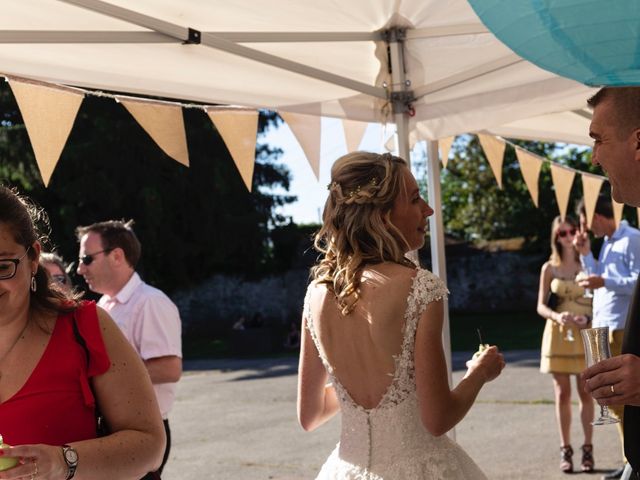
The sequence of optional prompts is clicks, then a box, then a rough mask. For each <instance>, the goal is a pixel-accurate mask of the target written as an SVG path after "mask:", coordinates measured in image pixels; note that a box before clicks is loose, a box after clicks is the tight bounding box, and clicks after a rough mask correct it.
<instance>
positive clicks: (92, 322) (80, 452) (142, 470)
mask: <svg viewBox="0 0 640 480" xmlns="http://www.w3.org/2000/svg"><path fill="white" fill-rule="evenodd" d="M43 217H44V214H43V212H41V211H39V210H38V209H37V208H36V207H35V206H33V205H32V204H31V203H30V202H29V201H28V200H27V199H26V198H24V197H21V196H19V195H17V194H16V193H15V192H14V191H12V190H9V189H8V188H5V187H3V186H1V185H0V434H1V435H2V437H3V439H4V442H5V443H7V444H10V445H12V446H13V447H12V448H4V449H0V456H2V457H4V458H8V457H15V458H18V460H19V462H18V465H17V466H15V467H13V468H11V469H9V470H6V471H3V472H0V478H2V479H18V478H30V479H36V478H39V479H47V480H58V479H60V480H62V479H71V478H76V479H78V480H82V479H91V480H100V479H105V480H106V479H109V480H113V479H116V478H117V479H125V478H126V479H138V478H141V477H143V476H144V475H145V474H146V473H147V472H150V471H154V470H155V469H157V467H158V466H159V465H160V462H161V460H162V453H163V451H164V444H165V441H166V439H165V434H164V428H163V425H162V418H161V416H160V412H159V410H158V406H157V403H156V400H155V396H154V393H153V388H152V386H151V382H150V380H149V376H148V375H147V373H146V370H145V368H144V366H143V364H142V362H141V360H140V359H139V358H138V356H137V355H136V353H135V352H134V350H133V348H132V347H131V346H130V345H129V343H128V342H127V340H126V339H125V338H124V336H123V335H122V334H121V333H120V330H119V329H118V327H117V326H116V325H115V323H114V322H113V321H112V320H111V318H110V317H109V316H108V315H107V314H106V313H105V312H104V311H102V310H100V309H97V308H96V306H95V304H94V303H93V302H83V301H80V300H79V296H78V295H76V294H74V293H73V292H70V291H68V290H63V289H61V288H59V287H57V286H56V285H55V284H52V283H50V281H49V277H48V275H47V273H46V271H45V269H44V267H42V266H40V265H39V264H38V259H39V255H40V251H41V246H40V241H41V240H42V237H41V236H39V234H38V232H37V230H36V227H35V220H36V219H37V220H42V219H43ZM96 404H97V405H99V407H100V413H101V414H102V416H103V417H104V419H105V421H106V424H107V427H108V431H109V432H110V433H109V434H108V435H104V436H101V437H100V438H97V436H98V435H97V430H96V418H97V417H96Z"/></svg>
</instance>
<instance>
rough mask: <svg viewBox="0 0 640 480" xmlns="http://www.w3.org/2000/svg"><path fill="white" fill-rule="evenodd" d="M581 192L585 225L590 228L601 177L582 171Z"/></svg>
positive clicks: (600, 185)
mask: <svg viewBox="0 0 640 480" xmlns="http://www.w3.org/2000/svg"><path fill="white" fill-rule="evenodd" d="M581 176H582V194H583V196H584V209H585V213H586V215H587V227H589V228H591V222H592V221H593V214H594V212H595V211H596V203H597V201H598V195H600V189H601V188H602V183H603V182H604V179H603V178H600V177H596V176H594V175H589V174H586V173H583V174H582V175H581Z"/></svg>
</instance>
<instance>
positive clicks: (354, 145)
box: [342, 118, 369, 152]
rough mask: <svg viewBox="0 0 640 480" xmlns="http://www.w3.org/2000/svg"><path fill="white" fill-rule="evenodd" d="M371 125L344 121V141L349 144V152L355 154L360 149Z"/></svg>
mask: <svg viewBox="0 0 640 480" xmlns="http://www.w3.org/2000/svg"><path fill="white" fill-rule="evenodd" d="M368 126H369V124H368V123H367V122H358V121H355V120H347V119H346V118H345V119H344V120H342V128H344V139H345V142H346V143H347V152H355V151H356V150H358V149H359V148H360V144H361V143H362V138H363V137H364V132H365V131H366V130H367V127H368Z"/></svg>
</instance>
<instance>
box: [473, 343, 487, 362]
mask: <svg viewBox="0 0 640 480" xmlns="http://www.w3.org/2000/svg"><path fill="white" fill-rule="evenodd" d="M487 348H489V344H488V343H481V344H480V345H478V351H477V352H476V353H474V354H473V357H472V358H473V359H474V360H475V359H476V358H478V357H479V356H480V355H481V354H482V352H484V351H485V350H486V349H487Z"/></svg>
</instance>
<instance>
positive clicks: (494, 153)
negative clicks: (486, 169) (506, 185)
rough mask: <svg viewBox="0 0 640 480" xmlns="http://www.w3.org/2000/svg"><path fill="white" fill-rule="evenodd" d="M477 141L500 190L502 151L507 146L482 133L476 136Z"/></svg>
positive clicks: (501, 141)
mask: <svg viewBox="0 0 640 480" xmlns="http://www.w3.org/2000/svg"><path fill="white" fill-rule="evenodd" d="M478 140H480V145H481V146H482V150H484V154H485V156H486V157H487V160H488V161H489V165H490V166H491V170H492V171H493V175H494V176H495V177H496V181H497V182H498V187H500V188H502V162H503V161H504V150H505V148H506V147H507V144H506V143H505V142H504V141H503V140H499V139H498V138H496V137H494V136H493V135H486V134H484V133H479V134H478Z"/></svg>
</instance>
